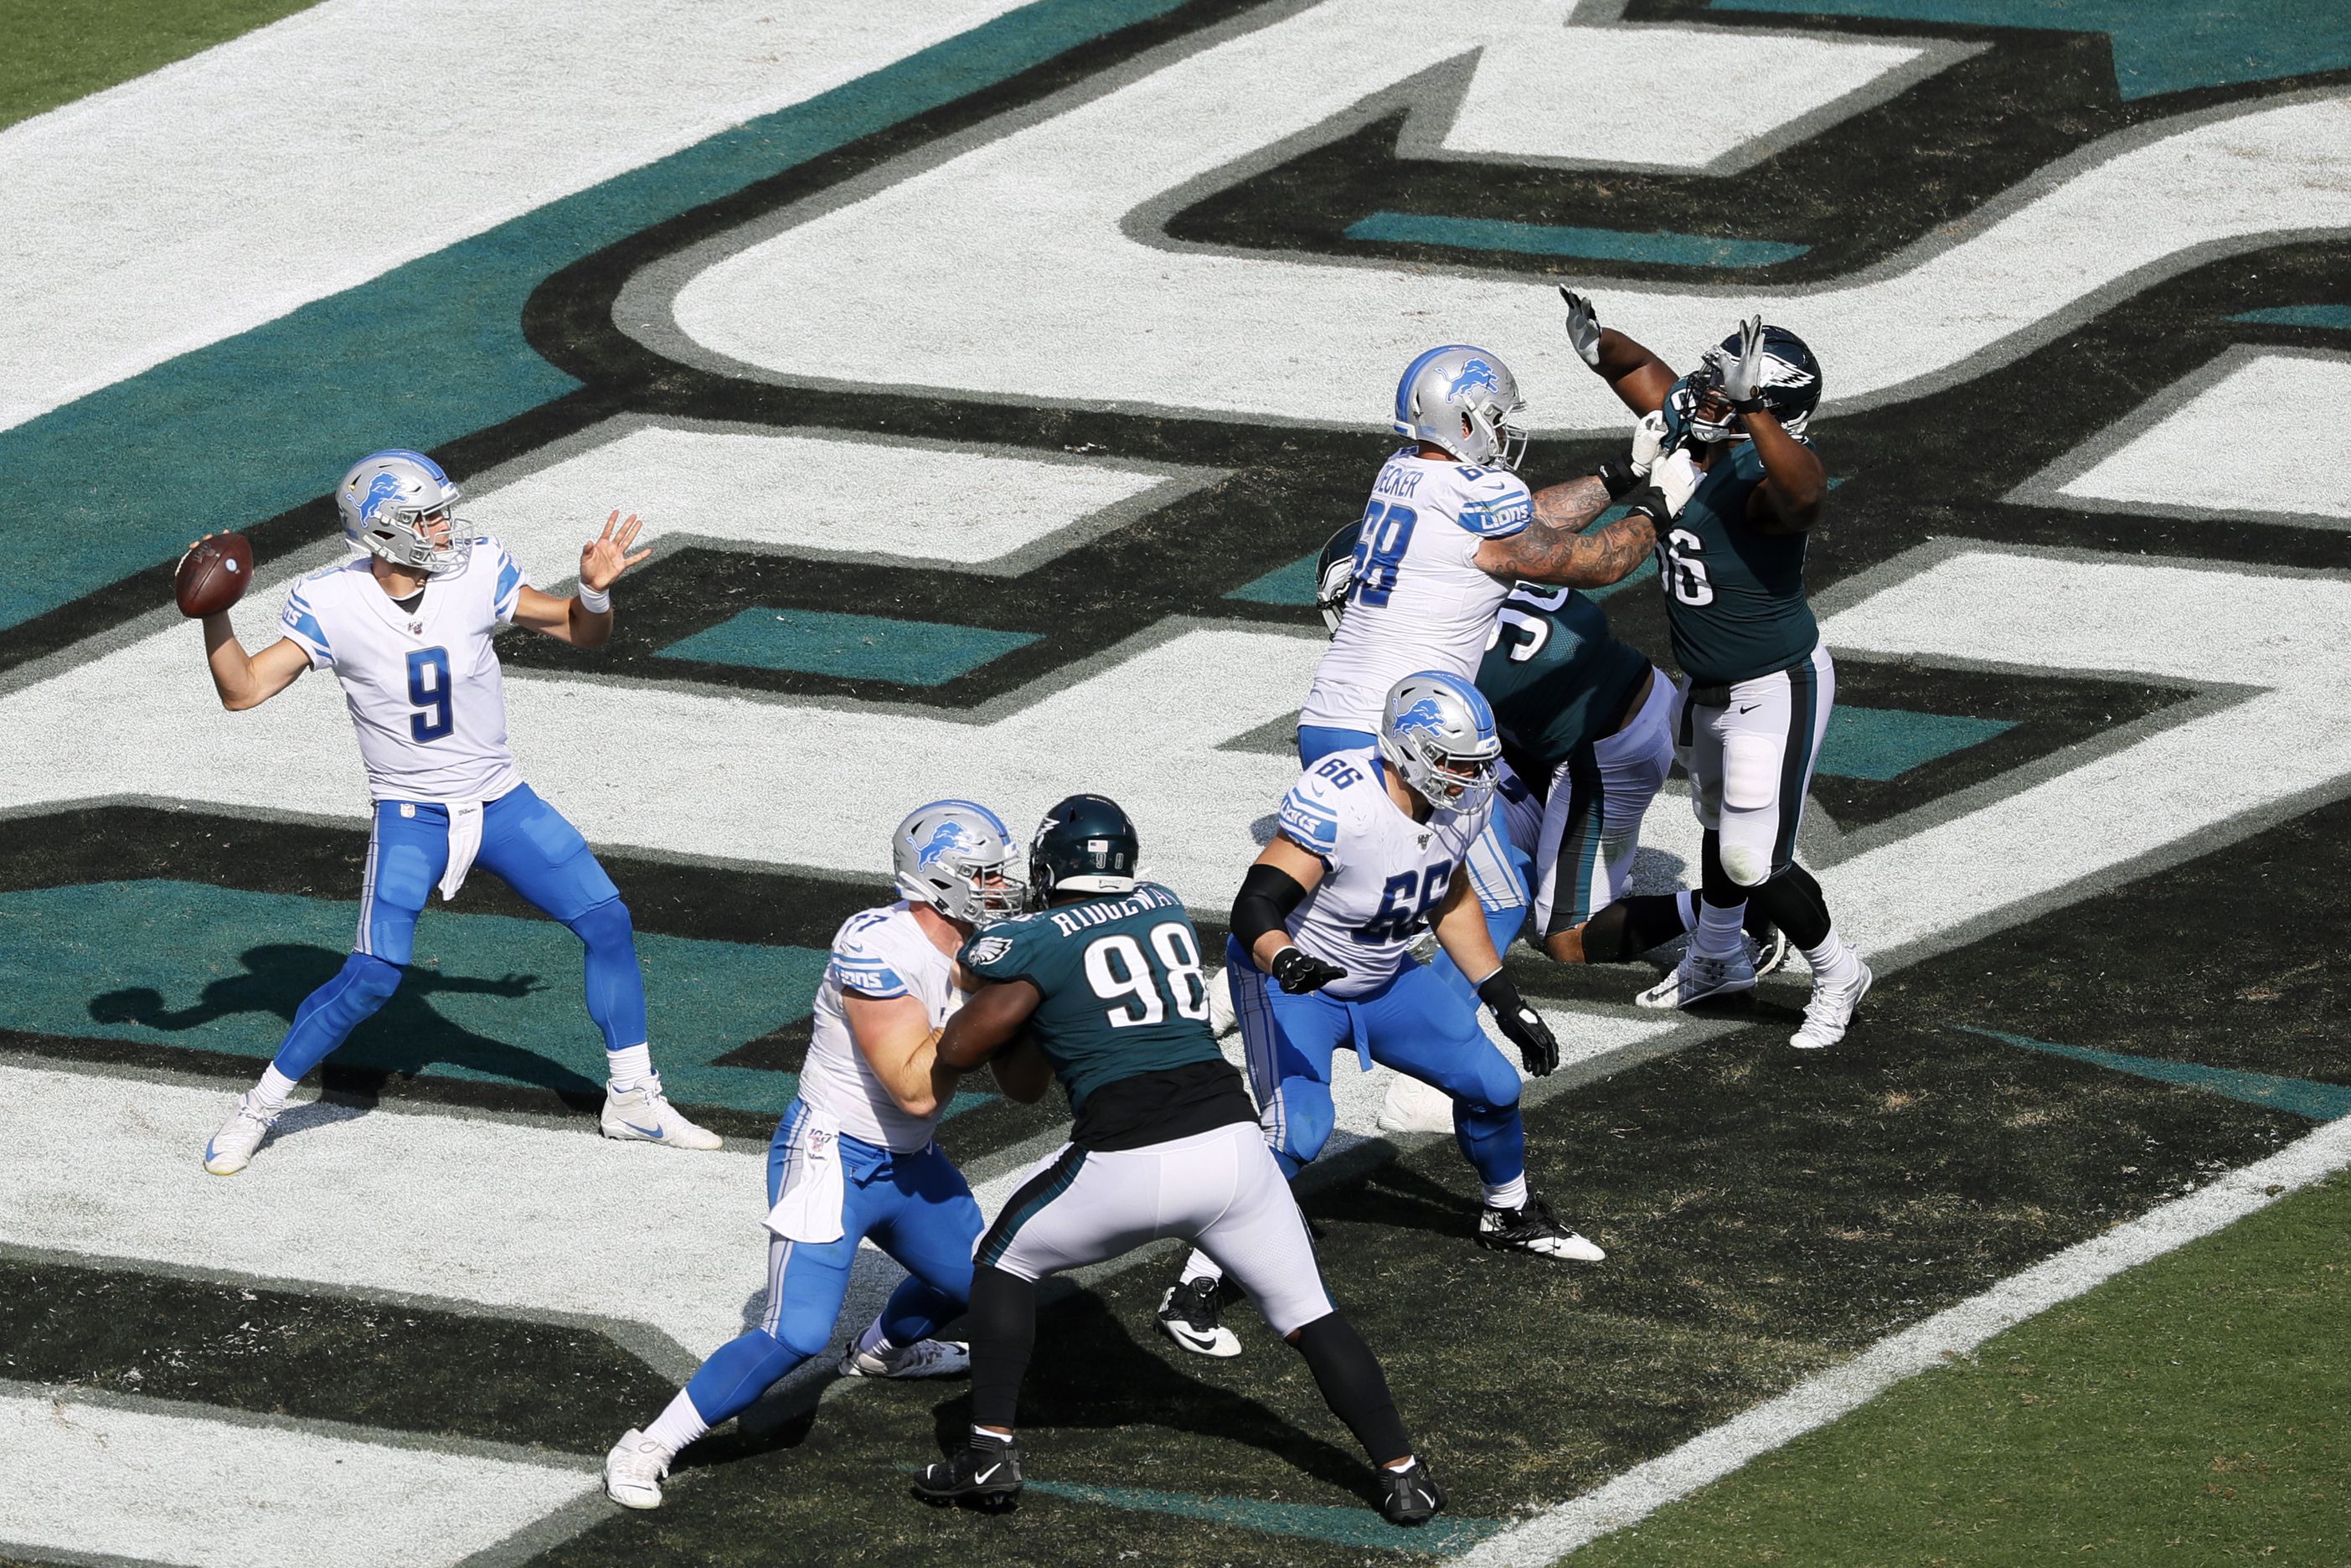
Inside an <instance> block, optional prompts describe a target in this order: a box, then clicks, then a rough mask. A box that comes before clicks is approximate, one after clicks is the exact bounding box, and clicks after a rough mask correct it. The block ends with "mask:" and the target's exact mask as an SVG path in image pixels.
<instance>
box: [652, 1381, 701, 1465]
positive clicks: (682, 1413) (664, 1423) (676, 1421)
mask: <svg viewBox="0 0 2351 1568" xmlns="http://www.w3.org/2000/svg"><path fill="white" fill-rule="evenodd" d="M709 1430H710V1423H709V1422H707V1421H705V1420H704V1419H703V1418H702V1412H701V1411H699V1410H697V1409H695V1407H694V1401H693V1400H691V1399H689V1398H687V1397H686V1396H685V1390H684V1389H683V1388H681V1389H679V1390H678V1391H677V1397H676V1398H674V1399H673V1400H671V1401H670V1402H669V1408H668V1409H666V1410H664V1411H663V1412H662V1413H661V1415H660V1416H657V1417H655V1418H654V1421H653V1425H652V1426H650V1427H646V1428H645V1436H646V1437H651V1438H652V1439H653V1441H654V1442H656V1443H659V1444H660V1445H661V1449H662V1452H663V1453H664V1454H667V1455H668V1456H669V1457H670V1458H677V1454H678V1450H679V1449H681V1448H684V1447H685V1446H686V1445H687V1444H688V1443H691V1442H693V1441H694V1440H695V1438H696V1437H701V1436H702V1435H703V1434H704V1433H705V1432H707V1431H709Z"/></svg>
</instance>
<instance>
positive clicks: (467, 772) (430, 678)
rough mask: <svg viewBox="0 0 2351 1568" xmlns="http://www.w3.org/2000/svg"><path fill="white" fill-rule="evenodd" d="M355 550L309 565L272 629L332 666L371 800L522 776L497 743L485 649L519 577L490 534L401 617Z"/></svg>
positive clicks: (454, 795) (500, 684)
mask: <svg viewBox="0 0 2351 1568" xmlns="http://www.w3.org/2000/svg"><path fill="white" fill-rule="evenodd" d="M369 559H370V558H368V557H365V556H362V557H360V559H357V560H352V561H347V562H345V563H344V564H343V565H341V566H336V567H329V568H328V569H327V570H324V571H318V572H313V573H311V574H310V575H309V576H308V577H307V578H304V579H303V580H301V582H299V583H298V584H297V585H296V586H295V589H294V591H293V592H292V593H291V594H289V595H287V600H286V608H285V610H284V612H282V613H281V614H280V615H279V617H278V623H277V629H278V631H279V632H282V633H283V634H284V635H285V636H286V637H287V639H289V640H290V641H292V642H293V643H296V644H297V645H298V646H299V647H300V648H301V649H302V651H303V652H304V653H308V655H309V658H310V667H311V668H313V669H325V668H327V667H329V666H332V667H333V669H334V672H335V678H336V680H337V681H339V682H340V683H341V685H342V688H343V701H344V702H345V704H346V705H348V706H349V707H350V714H351V725H352V727H353V728H355V729H356V730H357V731H358V732H359V740H360V761H362V762H363V763H365V764H366V765H367V774H368V791H369V793H370V794H371V795H372V796H373V797H374V798H375V799H376V800H421V801H435V802H453V801H464V800H496V799H497V798H498V797H499V796H501V795H504V794H506V793H507V791H508V790H510V789H514V787H515V786H516V785H517V784H519V783H521V782H522V775H521V774H519V773H517V771H516V770H515V762H514V753H513V751H512V750H510V749H509V748H508V747H507V696H506V681H505V677H504V676H503V675H502V674H500V672H499V669H498V656H497V653H496V651H495V650H493V649H492V647H491V646H490V640H491V638H492V636H493V635H494V634H495V633H496V632H497V629H498V628H499V627H501V626H504V625H506V624H507V623H508V622H511V621H513V620H514V613H515V605H516V602H517V601H518V600H519V599H520V598H521V594H522V590H523V589H524V588H526V587H528V585H529V579H528V578H527V577H525V576H524V575H523V570H522V568H521V567H519V566H517V564H516V563H515V559H514V558H513V557H512V556H510V555H508V554H507V552H506V549H505V547H504V546H502V545H500V544H499V543H498V542H497V540H496V539H492V538H479V539H475V541H474V548H473V550H472V552H471V553H470V554H468V555H467V556H466V558H465V563H464V564H463V565H461V566H459V567H458V568H456V569H455V570H453V571H449V572H446V573H444V574H443V575H441V576H439V577H435V578H433V579H432V580H429V581H428V582H427V583H426V584H425V587H424V598H423V601H422V602H420V603H419V604H418V605H417V607H416V611H415V612H414V613H413V614H411V613H410V612H407V611H404V610H402V608H401V607H400V605H399V604H398V603H397V602H395V601H393V599H392V595H390V594H389V593H386V592H385V591H384V590H383V585H382V584H381V583H380V582H378V581H377V580H376V578H375V573H374V572H373V571H372V570H370V568H369V564H368V562H369Z"/></svg>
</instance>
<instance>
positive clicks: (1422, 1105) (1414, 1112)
mask: <svg viewBox="0 0 2351 1568" xmlns="http://www.w3.org/2000/svg"><path fill="white" fill-rule="evenodd" d="M1380 1126H1381V1127H1382V1128H1383V1129H1384V1131H1387V1132H1391V1133H1449V1132H1451V1131H1453V1096H1452V1095H1450V1094H1447V1092H1445V1091H1444V1090H1442V1089H1439V1088H1438V1087H1437V1085H1435V1084H1434V1083H1423V1082H1421V1081H1420V1080H1419V1079H1417V1078H1414V1077H1411V1076H1409V1075H1408V1074H1405V1073H1402V1072H1399V1073H1397V1074H1396V1075H1395V1080H1394V1081H1393V1082H1390V1083H1389V1084H1388V1097H1387V1098H1386V1099H1385V1100H1383V1101H1381V1102H1380Z"/></svg>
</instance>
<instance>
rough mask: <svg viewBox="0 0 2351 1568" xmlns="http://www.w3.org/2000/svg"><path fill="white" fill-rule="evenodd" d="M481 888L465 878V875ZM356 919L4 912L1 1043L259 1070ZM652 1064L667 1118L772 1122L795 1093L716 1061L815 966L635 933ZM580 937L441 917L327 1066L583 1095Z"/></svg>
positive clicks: (167, 907) (432, 913) (333, 967)
mask: <svg viewBox="0 0 2351 1568" xmlns="http://www.w3.org/2000/svg"><path fill="white" fill-rule="evenodd" d="M477 874H478V873H477ZM358 919H359V905H358V904H356V903H355V902H354V903H345V902H342V901H340V900H334V899H323V898H302V897H296V896H293V895H290V894H266V893H248V892H243V891H239V890H236V889H233V888H222V887H211V886H207V885H204V884H203V883H188V882H173V881H161V880H158V881H135V882H109V883H84V884H78V885H74V886H67V887H47V888H33V889H26V890H21V891H17V892H13V893H5V894H0V973H5V974H6V975H7V977H8V981H7V984H6V985H5V986H0V1025H5V1026H6V1027H8V1028H11V1029H19V1030H29V1031H31V1032H33V1033H36V1034H55V1035H78V1036H97V1037H99V1038H103V1039H110V1040H137V1041H141V1042H143V1043H146V1044H150V1045H166V1046H173V1047H178V1048H181V1049H183V1050H189V1051H210V1052H216V1053H220V1054H225V1055H229V1056H243V1057H248V1058H251V1059H252V1060H254V1061H256V1062H259V1061H264V1060H266V1059H267V1058H268V1057H269V1056H270V1055H271V1054H272V1053H274V1052H275V1051H277V1042H278V1040H280V1039H281V1038H283V1037H284V1035H285V1032H286V1027H287V1024H288V1023H289V1022H290V1021H292V1019H293V1016H294V1009H296V1008H297V1007H298V1006H299V1005H300V1004H301V1001H302V998H304V997H306V996H308V995H309V993H310V992H311V990H313V989H314V988H317V987H318V986H319V984H320V983H321V982H323V981H325V980H326V979H327V978H328V977H329V976H331V975H333V974H334V973H335V972H336V971H337V970H338V969H340V967H342V963H343V958H344V956H345V955H346V954H348V953H349V952H350V946H351V936H352V933H353V932H354V930H355V929H356V928H357V925H358ZM637 953H638V956H639V957H640V959H641V960H642V961H643V966H644V971H645V994H646V1005H647V1016H648V1021H649V1023H650V1024H651V1034H652V1037H653V1054H654V1059H655V1061H656V1062H657V1063H658V1064H659V1066H660V1067H661V1070H662V1077H663V1080H664V1082H665V1083H666V1084H667V1085H668V1087H669V1092H670V1093H671V1094H672V1095H673V1096H674V1097H675V1098H676V1099H678V1100H679V1101H680V1102H683V1103H693V1104H702V1105H726V1106H731V1107H733V1108H734V1109H736V1110H739V1111H762V1112H774V1113H781V1112H782V1111H783V1109H784V1108H785V1106H787V1105H789V1103H791V1099H792V1096H793V1094H794V1093H795V1092H797V1091H798V1089H799V1079H798V1075H797V1074H794V1073H789V1072H768V1071H759V1070H758V1069H755V1068H747V1067H720V1066H716V1065H714V1064H713V1063H714V1062H715V1061H716V1058H718V1057H720V1056H723V1055H725V1054H726V1053H727V1052H728V1051H733V1050H735V1049H736V1048H737V1047H738V1046H741V1045H743V1044H745V1043H747V1041H750V1040H756V1039H758V1037H759V1036H761V1035H764V1034H767V1033H768V1032H769V1031H771V1030H777V1029H779V1028H782V1027H783V1026H784V1025H786V1024H789V1023H792V1022H794V1021H796V1020H797V1019H803V1018H806V1017H807V1016H808V1013H809V1009H810V1005H811V1004H812V1002H813V1000H814V998H815V996H816V988H817V986H818V984H819V983H820V981H821V980H822V979H823V977H824V967H825V962H826V955H825V954H824V952H823V951H821V950H820V949H815V948H808V947H768V946H756V945H753V944H749V943H742V942H706V941H698V940H695V939H692V938H688V937H682V936H657V935H653V934H651V933H647V932H642V931H641V932H639V933H638V934H637ZM581 985H582V977H581V960H580V942H579V939H578V938H577V937H575V936H572V935H571V933H570V932H569V931H567V930H565V929H564V928H563V927H562V926H560V925H556V924H555V923H554V922H553V921H551V920H525V919H517V918H516V917H513V916H510V915H471V914H462V913H459V912H458V911H457V910H455V909H445V910H444V909H443V908H440V907H438V906H437V905H436V906H435V907H434V908H433V909H431V910H429V911H427V912H426V914H425V915H424V917H423V920H422V921H420V922H419V923H418V925H417V933H416V962H415V964H414V966H413V967H411V968H410V969H409V971H408V973H407V975H406V977H404V978H403V979H402V982H401V987H400V989H399V991H398V992H397V993H396V994H395V995H394V996H393V998H392V1000H391V1001H390V1002H389V1003H387V1004H385V1006H384V1009H383V1010H382V1011H381V1012H379V1013H378V1014H376V1016H375V1017H374V1018H372V1019H370V1020H369V1021H368V1022H367V1023H365V1024H363V1025H361V1026H360V1029H359V1030H358V1031H357V1032H356V1033H354V1034H353V1035H352V1037H351V1039H350V1041H349V1042H348V1043H346V1044H345V1045H344V1047H343V1049H342V1050H341V1051H339V1052H337V1053H336V1055H335V1057H334V1060H335V1061H339V1062H342V1063H345V1064H348V1065H353V1066H361V1067H370V1068H375V1069H379V1070H382V1071H392V1072H401V1073H409V1074H417V1075H422V1076H424V1077H429V1078H458V1079H466V1080H470V1081H473V1082H493V1083H516V1084H524V1085H529V1086H535V1087H539V1088H547V1089H556V1090H568V1091H574V1092H587V1091H590V1090H593V1089H596V1088H598V1087H601V1085H602V1083H603V1082H604V1076H605V1062H604V1042H603V1039H602V1037H601V1036H600V1035H599V1034H598V1033H597V1032H596V1028H595V1025H594V1024H592V1023H591V1022H590V1021H589V1018H588V1009H587V1006H586V1003H585V1002H584V1001H583V1000H582V998H581Z"/></svg>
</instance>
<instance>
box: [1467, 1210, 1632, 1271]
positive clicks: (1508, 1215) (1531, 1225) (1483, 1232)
mask: <svg viewBox="0 0 2351 1568" xmlns="http://www.w3.org/2000/svg"><path fill="white" fill-rule="evenodd" d="M1477 1241H1478V1245H1479V1246H1480V1247H1490V1248H1492V1249H1494V1250H1495V1251H1497V1252H1531V1253H1533V1254H1534V1255H1535V1256H1536V1257H1538V1258H1564V1259H1567V1260H1569V1261H1571V1262H1575V1263H1599V1262H1604V1261H1605V1260H1606V1259H1607V1257H1608V1254H1607V1253H1605V1252H1604V1251H1602V1250H1601V1249H1600V1248H1599V1247H1598V1246H1597V1245H1595V1244H1594V1243H1593V1242H1592V1241H1589V1240H1587V1239H1585V1238H1584V1237H1583V1236H1582V1235H1580V1234H1579V1233H1577V1232H1576V1231H1574V1230H1572V1229H1570V1228H1568V1227H1566V1226H1564V1225H1562V1224H1561V1223H1560V1222H1559V1220H1558V1218H1557V1217H1555V1216H1554V1215H1553V1214H1552V1211H1551V1205H1549V1204H1547V1203H1545V1202H1544V1201H1543V1200H1542V1199H1541V1198H1539V1197H1530V1198H1528V1199H1527V1205H1526V1207H1524V1208H1495V1207H1490V1206H1489V1207H1486V1208H1483V1209H1481V1210H1479V1214H1478V1230H1477Z"/></svg>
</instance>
